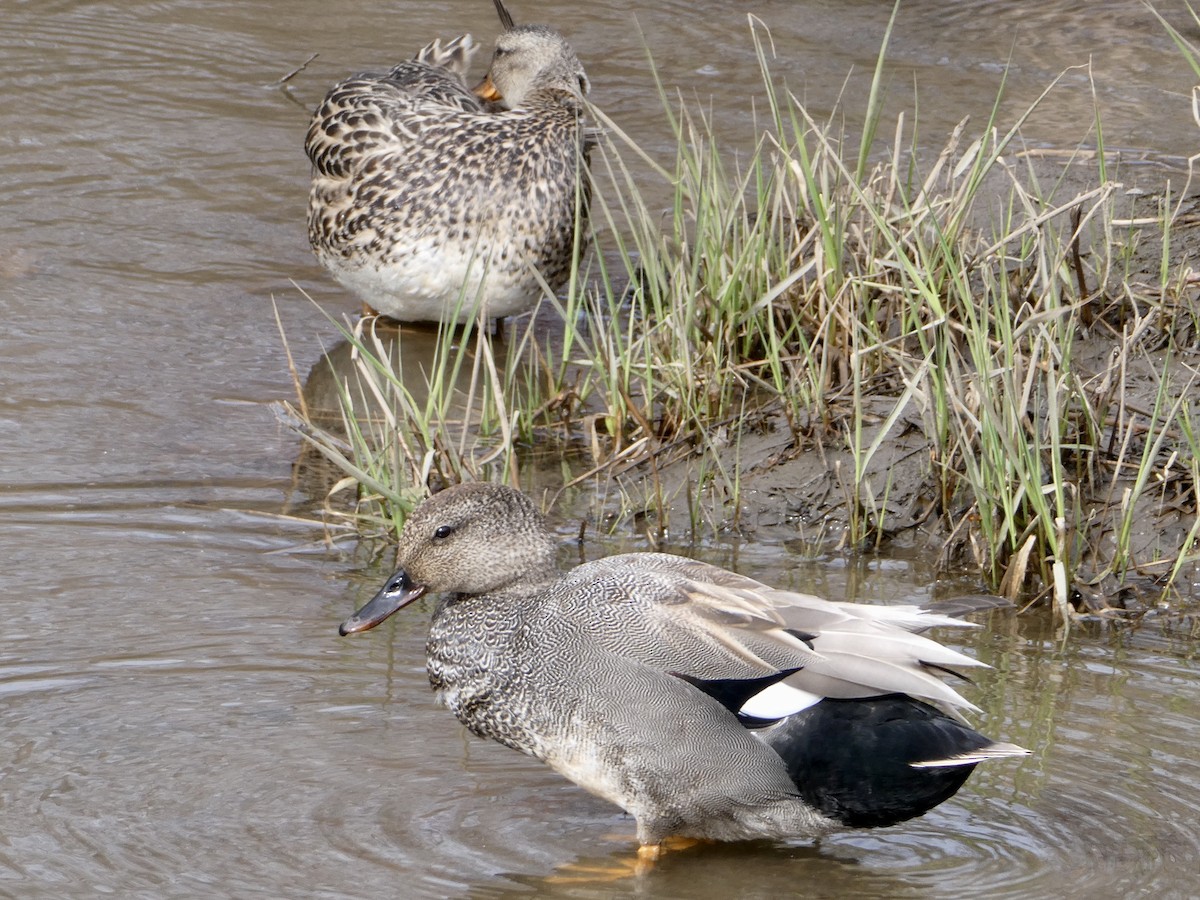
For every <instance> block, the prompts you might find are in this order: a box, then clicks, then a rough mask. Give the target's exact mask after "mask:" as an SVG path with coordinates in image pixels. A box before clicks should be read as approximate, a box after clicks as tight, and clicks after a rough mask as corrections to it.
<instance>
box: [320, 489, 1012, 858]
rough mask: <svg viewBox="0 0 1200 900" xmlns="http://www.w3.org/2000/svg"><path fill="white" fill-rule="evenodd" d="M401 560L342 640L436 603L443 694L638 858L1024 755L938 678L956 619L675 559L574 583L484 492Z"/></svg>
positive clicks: (523, 518) (517, 502) (921, 807)
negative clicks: (631, 822) (633, 841)
mask: <svg viewBox="0 0 1200 900" xmlns="http://www.w3.org/2000/svg"><path fill="white" fill-rule="evenodd" d="M398 556H399V561H400V565H401V568H400V570H399V571H397V572H396V574H395V575H393V576H392V577H391V578H389V579H388V581H387V583H386V584H385V585H384V586H383V589H382V590H380V592H379V593H378V594H377V595H376V596H375V597H374V599H372V600H371V601H370V602H369V603H367V604H366V605H365V606H364V607H363V608H362V609H360V610H359V611H358V612H356V613H355V614H354V615H353V616H352V617H351V618H350V619H348V620H347V621H346V622H345V623H343V625H342V627H341V633H342V634H349V633H351V632H357V631H365V630H366V629H368V628H372V627H374V626H375V625H378V624H379V623H380V622H382V621H383V620H384V619H386V618H387V617H388V616H390V615H391V614H392V613H394V612H395V611H396V610H398V609H400V608H401V607H403V606H405V605H406V604H408V603H411V602H412V601H413V600H415V599H417V598H418V597H421V596H422V595H424V594H425V593H426V592H440V593H443V594H444V595H445V596H444V597H443V598H442V600H441V602H440V603H438V605H437V608H436V609H435V610H434V613H433V623H432V626H431V627H430V631H429V643H428V667H429V680H430V682H431V683H432V684H433V688H434V690H435V691H436V692H437V694H438V697H439V699H440V700H441V701H442V702H443V703H445V704H446V705H447V706H448V707H449V708H450V710H451V711H452V712H453V713H454V715H456V716H457V717H458V719H459V721H461V722H462V723H463V724H464V725H466V726H467V728H469V729H470V730H471V731H473V732H474V733H475V734H477V735H480V736H481V737H490V738H492V739H494V740H497V741H499V742H500V743H502V744H505V745H506V746H509V747H512V748H514V749H516V750H520V751H521V752H523V753H527V754H529V755H530V756H533V757H536V758H537V759H540V760H542V761H543V762H545V763H546V764H548V765H549V766H550V767H551V768H553V769H554V770H555V771H557V772H559V773H561V774H562V775H565V776H566V777H567V778H569V779H571V780H572V781H574V782H575V783H576V784H578V785H580V786H581V787H583V788H586V789H587V790H589V791H592V792H593V793H596V794H598V795H599V796H601V797H604V798H606V799H608V800H610V801H612V802H613V803H616V804H618V805H619V806H621V807H623V808H624V809H625V810H627V811H628V812H629V813H631V814H632V815H633V816H634V817H635V818H636V819H637V826H638V840H639V841H640V843H641V848H640V849H639V855H642V856H645V857H650V858H653V857H654V856H656V855H657V854H658V851H659V848H660V846H661V844H662V842H663V840H664V839H666V838H669V837H672V836H679V837H691V838H707V839H714V840H725V841H730V840H743V839H752V838H783V837H791V836H816V835H819V834H822V833H824V832H827V831H830V830H832V829H835V828H838V827H842V826H881V825H890V824H893V823H895V822H901V821H903V820H905V819H908V818H911V817H912V816H916V815H920V814H921V813H923V812H925V811H927V810H929V809H931V808H932V807H933V806H936V805H937V804H938V803H941V802H942V801H943V800H945V799H947V798H948V797H950V796H952V795H953V794H954V793H955V791H957V790H958V788H959V787H960V786H961V785H962V784H963V782H964V781H965V780H966V778H967V776H968V775H969V774H970V773H971V770H972V769H973V768H974V767H975V765H976V764H977V763H979V762H982V761H983V760H986V759H993V758H997V757H1005V756H1022V755H1024V754H1026V753H1027V752H1028V751H1026V750H1024V749H1022V748H1020V747H1017V746H1015V745H1013V744H1002V743H994V742H992V741H990V740H988V739H987V738H986V737H984V736H983V735H981V734H979V733H978V732H976V731H973V730H972V729H971V728H969V727H967V726H966V725H965V724H964V723H963V721H962V720H961V717H960V716H959V714H958V713H957V709H959V708H962V709H975V707H974V706H972V704H971V703H969V702H968V701H967V700H965V699H964V698H963V697H961V696H959V695H958V694H957V693H956V692H955V691H953V690H952V689H951V688H949V687H948V686H947V685H946V684H945V683H944V682H943V681H942V680H941V678H940V677H938V676H939V675H941V674H944V673H945V672H946V671H948V670H950V669H952V668H954V667H966V666H980V665H983V664H982V663H980V662H978V661H976V660H974V659H971V658H970V657H968V656H964V655H963V654H961V653H958V652H956V651H954V650H950V649H948V648H946V647H943V646H942V645H940V644H938V643H936V642H934V641H933V640H931V639H929V638H927V637H923V636H921V635H919V634H916V633H915V632H918V631H922V630H924V629H926V628H929V627H932V626H935V625H957V626H961V625H963V624H964V623H962V622H960V621H958V620H957V619H951V618H948V617H946V616H942V615H937V614H934V613H930V612H928V611H925V610H922V609H918V608H917V607H912V606H904V607H895V606H893V607H876V606H863V605H860V604H854V603H834V602H828V601H825V600H820V599H818V598H816V597H811V596H808V595H805V594H797V593H792V592H790V591H782V590H777V589H775V588H771V587H768V586H767V585H765V584H761V583H760V582H757V581H754V580H753V579H750V578H746V577H744V576H742V575H737V574H735V573H733V572H729V571H726V570H725V569H720V568H718V567H716V566H711V565H707V564H705V563H701V562H696V561H694V560H690V559H685V558H683V557H679V556H670V555H667V554H661V553H630V554H623V555H620V556H610V557H606V558H604V559H599V560H596V561H594V562H589V563H585V564H583V565H581V566H578V567H576V568H575V569H572V570H571V571H570V572H568V573H566V574H560V573H559V571H558V569H557V567H556V563H555V558H556V547H555V541H554V538H553V536H552V535H551V533H550V531H549V529H548V528H547V526H546V523H545V521H544V520H543V518H542V516H541V515H540V514H539V513H538V511H537V509H536V508H535V507H534V505H533V503H532V502H531V501H530V500H529V499H528V498H527V497H526V496H525V495H524V494H521V493H520V492H518V491H515V490H512V489H510V488H507V487H502V486H498V485H490V484H464V485H460V486H457V487H452V488H448V489H446V490H444V491H442V492H441V493H438V494H434V495H433V496H432V497H431V498H430V499H428V500H426V501H425V502H424V503H422V504H421V505H420V506H419V507H418V508H417V509H416V510H415V511H414V512H413V513H412V515H411V517H410V518H409V520H408V522H407V523H406V525H405V527H404V531H403V534H402V535H401V537H400V547H399V553H398ZM931 704H937V705H938V706H941V707H944V708H945V709H946V710H948V711H949V713H947V712H945V711H943V710H941V709H938V708H936V707H935V706H934V705H931Z"/></svg>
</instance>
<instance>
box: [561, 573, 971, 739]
mask: <svg viewBox="0 0 1200 900" xmlns="http://www.w3.org/2000/svg"><path fill="white" fill-rule="evenodd" d="M566 581H567V582H568V583H576V584H577V585H578V587H579V588H580V589H579V590H571V591H569V592H568V593H569V595H570V596H571V598H572V599H571V600H570V601H569V602H566V603H564V604H563V608H562V609H560V610H559V611H558V614H560V615H563V616H565V617H568V618H573V619H575V620H576V621H577V622H578V623H579V624H580V625H581V626H582V627H583V628H585V629H586V630H587V631H588V632H589V637H590V638H592V639H593V640H595V641H596V642H597V643H600V644H601V645H603V646H605V648H606V649H608V650H610V651H612V652H615V653H618V654H620V655H623V656H626V657H629V658H633V659H637V660H638V661H640V662H643V663H646V664H648V665H652V666H655V667H657V668H660V669H662V670H664V671H667V672H671V673H674V674H678V675H681V676H686V677H687V678H688V679H689V680H692V681H693V682H696V681H702V680H704V681H729V680H737V679H747V680H749V679H763V680H764V681H763V683H764V684H766V685H767V686H766V687H765V688H764V689H763V690H762V691H760V692H758V693H756V694H755V695H754V696H753V698H752V699H751V700H750V701H749V702H748V703H747V704H746V705H745V706H744V707H743V709H742V712H743V713H744V714H746V715H748V716H752V717H755V718H761V719H777V718H782V717H783V716H786V715H789V714H791V713H793V712H796V711H797V710H799V709H803V708H804V707H806V706H809V705H811V704H813V703H816V702H818V701H819V700H821V699H822V698H825V697H831V698H835V699H853V698H863V697H874V696H881V695H886V694H896V693H898V694H907V695H909V696H911V697H916V698H919V699H923V700H927V701H929V702H932V703H935V704H937V705H939V706H943V707H946V708H948V709H949V710H950V711H952V712H954V714H955V715H957V712H955V711H956V710H958V709H967V710H974V709H976V707H974V706H973V705H972V704H971V703H970V702H969V701H967V700H966V699H965V698H964V697H962V696H961V695H960V694H958V693H957V692H956V691H955V690H953V689H952V688H950V687H949V686H948V685H947V684H946V683H945V682H944V681H943V680H942V679H943V677H944V676H945V675H946V674H947V673H951V674H957V673H956V672H955V670H957V669H960V668H971V667H979V666H982V665H984V664H983V663H980V662H979V661H978V660H975V659H972V658H971V657H969V656H966V655H964V654H962V653H959V652H958V651H955V650H951V649H950V648H948V647H944V646H942V645H941V644H939V643H937V642H936V641H934V640H932V639H930V638H928V637H925V636H923V635H922V634H920V632H921V631H924V630H926V629H928V628H931V627H935V626H939V627H940V626H953V627H974V626H972V625H971V624H970V623H966V622H962V621H960V620H958V619H953V618H950V617H948V616H943V615H939V614H937V613H932V612H929V611H927V610H923V609H920V608H919V607H915V606H892V607H885V606H867V605H864V604H855V603H837V602H831V601H827V600H822V599H821V598H819V597H814V596H811V595H808V594H801V593H797V592H794V591H783V590H779V589H777V588H772V587H769V586H767V585H764V584H762V583H761V582H758V581H756V580H754V579H752V578H747V577H746V576H743V575H738V574H736V573H733V572H729V571H727V570H725V569H721V568H719V567H717V566H711V565H708V564H706V563H700V562H696V561H694V560H689V559H686V558H684V557H677V556H671V555H666V554H654V553H634V554H625V555H622V556H617V557H609V558H607V559H605V560H601V561H598V562H597V563H591V564H585V565H583V566H580V567H578V568H577V569H575V570H574V571H573V572H571V573H570V574H569V575H568V576H567V577H566ZM596 581H600V582H602V585H601V588H602V589H599V590H597V589H596V588H595V587H593V589H592V590H590V591H585V590H582V587H583V585H584V584H587V583H591V584H593V585H594V584H595V582H596ZM789 670H795V671H791V674H787V675H786V676H785V677H783V678H782V679H781V680H779V681H777V682H775V683H770V682H771V679H770V676H771V675H772V674H773V673H784V672H788V671H789Z"/></svg>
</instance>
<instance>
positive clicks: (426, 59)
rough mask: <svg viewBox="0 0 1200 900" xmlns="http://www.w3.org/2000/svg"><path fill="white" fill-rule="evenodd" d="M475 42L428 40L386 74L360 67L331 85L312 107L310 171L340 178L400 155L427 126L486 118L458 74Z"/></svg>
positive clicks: (462, 38)
mask: <svg viewBox="0 0 1200 900" xmlns="http://www.w3.org/2000/svg"><path fill="white" fill-rule="evenodd" d="M477 49H478V45H477V44H476V43H475V42H474V40H473V39H472V38H471V36H470V35H469V34H465V35H462V36H460V37H457V38H455V39H454V40H452V41H449V42H447V43H445V44H443V43H442V42H441V41H433V42H432V43H430V44H428V45H426V46H425V47H423V48H422V49H421V51H420V52H419V53H417V55H416V57H414V58H413V59H411V60H407V61H405V62H402V63H400V64H399V65H396V66H393V67H392V68H391V69H390V70H389V71H387V72H384V73H377V72H364V73H361V74H359V75H354V76H352V77H350V78H347V79H346V80H345V81H342V82H340V83H339V84H337V85H336V86H334V87H333V88H332V89H331V90H330V91H329V93H328V94H326V95H325V99H324V100H323V101H322V103H321V105H320V106H319V107H317V110H316V112H315V113H314V114H313V118H312V121H311V123H310V124H309V128H308V134H307V136H306V137H305V141H304V149H305V151H306V152H307V153H308V157H309V159H310V160H312V164H313V166H314V167H315V168H316V170H317V171H318V172H319V173H320V174H322V175H325V176H328V177H332V178H344V177H346V176H348V175H350V174H351V173H352V172H354V171H355V170H357V169H358V168H359V167H361V166H362V164H363V163H364V161H366V160H370V159H374V158H377V157H378V156H379V155H380V154H383V153H388V152H396V151H400V152H403V150H404V148H405V147H406V146H407V145H410V144H412V143H413V142H414V141H415V140H418V139H419V135H420V133H421V131H422V129H423V128H424V127H425V126H426V125H427V124H429V123H438V122H444V121H446V120H447V119H451V120H453V119H454V118H456V117H459V116H463V115H467V116H470V115H472V114H480V115H486V111H485V109H484V106H483V103H482V101H481V100H480V99H479V98H478V97H476V96H475V95H474V94H473V93H471V91H470V90H469V89H468V88H467V85H466V82H465V81H464V76H465V74H466V71H467V67H468V65H469V64H470V60H471V57H473V56H474V54H475V51H476V50H477Z"/></svg>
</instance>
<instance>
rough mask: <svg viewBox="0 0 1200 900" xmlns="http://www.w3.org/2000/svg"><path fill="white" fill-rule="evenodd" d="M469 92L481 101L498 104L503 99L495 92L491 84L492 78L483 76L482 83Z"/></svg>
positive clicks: (494, 86) (494, 87)
mask: <svg viewBox="0 0 1200 900" xmlns="http://www.w3.org/2000/svg"><path fill="white" fill-rule="evenodd" d="M471 92H472V93H473V94H474V95H475V96H476V97H479V98H480V99H481V100H490V101H491V102H492V103H498V102H499V101H500V100H502V99H503V97H502V96H501V95H500V92H499V91H498V90H496V85H494V84H492V76H491V75H490V74H489V75H484V76H483V81H481V82H479V84H477V85H475V87H473V88H471Z"/></svg>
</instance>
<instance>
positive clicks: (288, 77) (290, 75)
mask: <svg viewBox="0 0 1200 900" xmlns="http://www.w3.org/2000/svg"><path fill="white" fill-rule="evenodd" d="M320 55H321V54H320V53H314V54H313V55H312V56H310V57H309V58H308V59H306V60H305V61H304V62H302V63H300V65H298V66H297V67H296V68H294V69H292V71H290V72H288V73H287V74H286V75H284V76H283V77H282V78H280V79H279V80H278V81H276V82H275V83H276V84H287V83H288V82H289V81H291V80H292V79H293V78H295V77H296V76H297V75H299V74H300V73H301V72H303V71H304V70H305V69H307V68H308V64H309V63H310V62H312V61H313V60H314V59H316V58H317V57H318V56H320Z"/></svg>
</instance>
